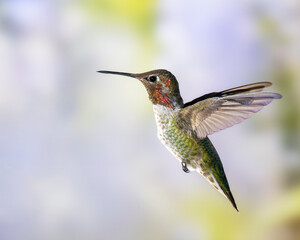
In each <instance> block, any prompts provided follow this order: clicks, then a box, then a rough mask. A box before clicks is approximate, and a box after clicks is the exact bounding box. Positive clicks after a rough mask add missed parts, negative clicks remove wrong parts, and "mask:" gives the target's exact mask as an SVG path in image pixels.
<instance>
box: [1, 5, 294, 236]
mask: <svg viewBox="0 0 300 240" xmlns="http://www.w3.org/2000/svg"><path fill="white" fill-rule="evenodd" d="M93 4H94V5H93ZM129 4H131V5H130V6H129ZM145 4H147V6H148V5H149V7H145V8H143V5H142V4H138V2H137V1H136V0H124V1H107V0H102V1H99V2H97V1H94V0H88V1H86V2H85V1H67V0H64V1H50V0H44V1H38V0H4V1H2V2H1V3H0V9H1V14H0V24H1V25H0V27H1V28H0V53H1V54H0V66H1V71H0V84H1V85H0V86H1V87H0V239H5V240H7V239H9V240H18V239H22V240H27V239H28V240H31V239H47V240H54V239H55V240H59V239H62V240H68V239H72V240H73V239H74V240H75V239H80V240H81V239H91V240H92V239H95V240H96V239H146V240H147V239H172V240H173V239H174V240H194V239H205V240H206V239H278V240H281V239H291V240H293V239H295V240H296V239H299V238H300V233H299V231H298V232H297V229H298V227H299V228H300V205H298V202H297V201H300V190H299V189H300V187H299V182H300V177H299V176H300V163H299V159H300V158H299V149H300V147H299V146H300V140H299V136H300V135H299V133H300V132H299V129H300V124H299V122H298V120H299V111H300V110H299V109H300V108H299V104H298V102H299V90H300V86H299V84H300V81H299V80H300V70H299V69H300V68H299V62H300V29H299V24H300V3H299V1H296V0H288V1H286V0H280V1H276V2H274V1H269V0H264V1H254V0H251V1H250V0H248V1H234V0H230V1H227V2H226V4H225V3H224V2H223V1H221V0H214V1H192V0H186V1H180V0H172V1H171V0H160V1H155V2H152V1H149V0H147V1H145ZM127 5H128V6H127ZM95 6H96V7H95ZM119 6H120V7H119ZM134 6H136V8H137V9H135V8H134ZM138 7H139V8H138ZM115 9H116V10H115ZM127 9H129V10H128V11H129V13H128V15H126V14H125V13H126V11H127ZM130 11H132V12H130ZM135 11H144V12H142V13H141V14H140V15H141V16H142V17H143V14H144V16H145V15H147V16H148V14H149V16H148V18H149V19H148V18H147V19H146V20H147V21H149V22H150V23H149V25H147V24H145V27H143V22H142V20H143V19H142V17H141V22H140V23H139V22H138V20H136V19H135V18H132V19H133V20H132V19H131V18H130V16H131V15H132V14H133V13H134V12H135ZM122 13H123V14H124V15H122ZM140 15H139V14H137V17H136V18H137V19H139V18H138V17H139V16H140ZM126 16H129V17H128V19H129V20H128V19H127V18H126ZM147 21H146V23H147ZM156 68H165V69H168V70H170V71H171V72H172V73H173V74H174V75H175V76H176V77H177V79H178V81H179V84H180V89H181V93H182V97H183V99H184V100H185V101H190V100H192V99H194V98H196V97H199V96H200V95H203V94H206V93H209V92H213V91H221V90H224V89H226V88H232V87H235V86H238V85H243V84H247V83H252V82H258V81H272V82H273V83H274V85H273V86H272V87H271V88H270V89H268V90H269V91H274V92H279V93H281V94H282V95H283V99H282V100H280V101H274V102H273V103H272V104H271V105H270V106H267V107H266V108H265V109H264V110H262V111H261V112H260V113H258V114H257V115H255V116H254V117H253V118H251V119H249V120H247V121H245V122H244V123H242V124H240V125H237V126H234V127H232V128H230V129H227V130H225V131H222V132H220V133H216V134H214V135H213V136H211V138H210V139H211V140H212V142H213V143H214V145H215V147H216V149H217V151H218V153H219V155H220V157H221V159H222V161H223V165H224V168H225V170H226V175H227V178H228V180H229V184H230V186H231V190H232V192H233V195H234V197H235V200H236V202H237V205H238V206H239V209H240V213H236V212H235V210H234V209H233V208H232V206H231V205H230V203H229V202H228V200H226V199H225V198H224V197H223V196H221V195H220V194H219V193H218V192H217V191H215V189H214V188H212V187H211V186H210V185H209V183H207V182H206V181H205V180H204V178H202V177H201V176H200V175H198V174H196V173H191V174H186V173H184V172H183V171H182V170H181V166H180V164H179V162H178V161H177V160H176V159H174V157H173V156H172V155H171V154H170V153H169V152H168V151H167V150H166V149H165V148H164V146H163V145H162V144H161V143H160V142H159V140H158V139H157V136H156V126H155V122H154V116H153V112H152V106H151V104H150V102H149V101H148V98H147V94H146V91H145V90H144V89H143V86H142V85H141V84H140V83H139V82H137V81H134V80H133V79H127V78H125V77H121V76H109V75H100V74H99V73H97V72H96V71H98V70H115V71H125V72H143V71H148V70H151V69H156ZM282 76H283V77H282ZM297 100H298V101H297ZM298 147H299V148H298ZM290 179H292V180H290ZM295 199H296V200H295ZM294 226H295V227H294ZM274 229H276V231H274ZM298 233H299V235H297V234H298ZM286 236H292V237H290V238H286ZM298 236H299V238H297V237H298ZM293 237H294V238H293Z"/></svg>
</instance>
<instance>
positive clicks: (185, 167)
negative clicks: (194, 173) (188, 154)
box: [181, 161, 190, 173]
mask: <svg viewBox="0 0 300 240" xmlns="http://www.w3.org/2000/svg"><path fill="white" fill-rule="evenodd" d="M181 166H182V170H183V171H184V172H185V173H189V172H190V170H189V169H188V168H187V165H186V162H185V161H182V162H181Z"/></svg>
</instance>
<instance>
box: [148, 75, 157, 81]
mask: <svg viewBox="0 0 300 240" xmlns="http://www.w3.org/2000/svg"><path fill="white" fill-rule="evenodd" d="M156 80H157V77H156V76H150V77H149V81H150V82H156Z"/></svg>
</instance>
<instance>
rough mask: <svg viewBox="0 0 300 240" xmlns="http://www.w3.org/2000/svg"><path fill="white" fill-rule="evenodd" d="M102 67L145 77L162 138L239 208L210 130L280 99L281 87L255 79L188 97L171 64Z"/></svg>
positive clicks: (184, 162)
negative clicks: (275, 89) (274, 89)
mask: <svg viewBox="0 0 300 240" xmlns="http://www.w3.org/2000/svg"><path fill="white" fill-rule="evenodd" d="M98 72H100V73H106V74H117V75H123V76H127V77H132V78H136V79H138V80H139V81H140V82H142V84H143V85H144V86H145V88H146V90H147V92H148V95H149V99H150V101H151V102H152V104H153V109H154V115H155V119H156V124H157V129H158V138H159V139H160V141H161V142H162V143H163V144H164V145H165V146H166V148H167V149H168V150H169V151H170V152H171V153H172V154H173V155H174V156H175V157H176V158H177V159H178V160H179V161H180V163H181V166H182V170H183V171H184V172H187V173H188V172H190V171H197V172H199V173H200V174H201V175H202V176H204V177H205V178H206V179H207V180H208V181H209V182H210V183H211V184H212V185H213V186H214V187H215V188H216V189H217V190H218V191H219V192H220V193H221V194H223V195H224V196H225V197H226V198H228V199H229V201H230V202H231V204H232V205H233V207H234V208H235V209H236V210H237V211H238V208H237V205H236V203H235V201H234V198H233V195H232V193H231V191H230V187H229V184H228V181H227V178H226V175H225V172H224V169H223V165H222V162H221V160H220V157H219V155H218V153H217V151H216V149H215V148H214V146H213V144H212V143H211V141H210V140H209V138H208V137H207V136H208V135H210V134H213V133H214V132H218V131H220V130H222V129H225V128H228V127H231V126H233V125H235V124H237V123H240V122H242V121H243V120H244V119H247V118H249V117H251V116H252V115H253V114H254V113H255V112H258V111H259V110H261V109H262V108H263V107H264V106H265V105H268V104H269V103H270V102H271V101H272V100H273V99H280V98H281V95H280V94H278V93H271V92H262V90H263V89H264V88H265V87H269V86H271V85H272V83H270V82H258V83H252V84H248V85H244V86H240V87H236V88H231V89H228V90H224V91H221V92H212V93H209V94H205V95H203V96H201V97H199V98H196V99H194V100H193V101H191V102H187V103H183V100H182V98H181V96H180V92H179V86H178V82H177V80H176V78H175V76H174V75H173V74H172V73H171V72H169V71H167V70H164V69H158V70H153V71H149V72H145V73H124V72H114V71H98Z"/></svg>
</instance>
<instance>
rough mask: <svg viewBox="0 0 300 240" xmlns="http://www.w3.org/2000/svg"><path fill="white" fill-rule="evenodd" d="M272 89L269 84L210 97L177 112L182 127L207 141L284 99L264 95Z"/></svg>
mask: <svg viewBox="0 0 300 240" xmlns="http://www.w3.org/2000/svg"><path fill="white" fill-rule="evenodd" d="M271 85H272V83H269V82H259V83H253V84H248V85H244V86H240V87H236V88H231V89H228V90H224V91H222V92H214V93H210V94H206V95H204V96H202V97H199V98H197V99H195V100H193V101H191V102H189V103H186V104H185V105H184V108H183V109H181V110H179V111H178V112H177V114H178V118H180V120H181V121H180V123H178V124H184V125H186V124H187V125H189V128H192V129H193V130H194V131H195V132H196V133H197V136H198V138H200V139H202V138H205V137H206V136H207V135H209V134H212V133H214V132H217V131H220V130H222V129H225V128H228V127H231V126H233V125H235V124H237V123H240V122H242V121H243V120H245V119H247V118H249V117H251V116H252V115H253V114H254V113H256V112H258V111H259V110H261V109H262V108H263V107H264V106H265V105H268V104H269V103H270V102H271V101H272V100H273V99H279V98H281V95H280V94H277V93H269V92H262V90H263V89H264V88H265V87H269V86H271Z"/></svg>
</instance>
